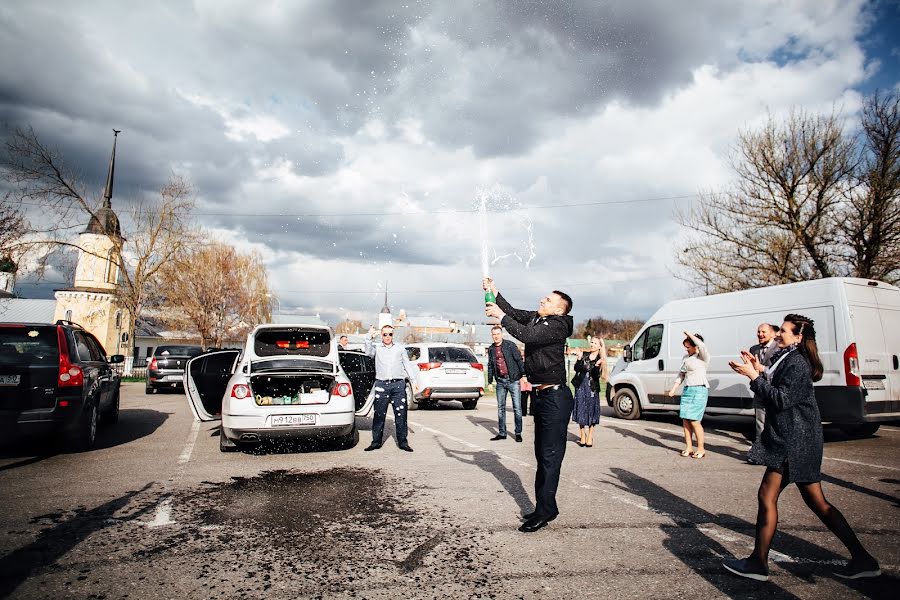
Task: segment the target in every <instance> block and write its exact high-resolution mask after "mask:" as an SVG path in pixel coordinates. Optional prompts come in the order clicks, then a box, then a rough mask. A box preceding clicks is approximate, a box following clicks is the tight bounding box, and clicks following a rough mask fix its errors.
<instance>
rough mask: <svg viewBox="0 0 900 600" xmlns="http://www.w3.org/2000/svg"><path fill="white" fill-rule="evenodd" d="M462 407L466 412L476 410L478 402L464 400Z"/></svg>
mask: <svg viewBox="0 0 900 600" xmlns="http://www.w3.org/2000/svg"><path fill="white" fill-rule="evenodd" d="M462 405H463V408H464V409H466V410H474V409H475V407H476V406H478V400H463V401H462Z"/></svg>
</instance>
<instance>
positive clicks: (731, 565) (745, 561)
mask: <svg viewBox="0 0 900 600" xmlns="http://www.w3.org/2000/svg"><path fill="white" fill-rule="evenodd" d="M722 566H723V567H725V568H726V569H728V570H729V571H731V572H732V573H734V574H735V575H740V576H741V577H746V578H748V579H755V580H756V581H768V580H769V569H768V568H766V566H765V565H760V564H758V563H757V562H756V561H754V560H751V559H749V558H729V559H726V560H723V561H722Z"/></svg>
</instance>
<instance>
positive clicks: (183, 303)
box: [158, 242, 271, 348]
mask: <svg viewBox="0 0 900 600" xmlns="http://www.w3.org/2000/svg"><path fill="white" fill-rule="evenodd" d="M158 281H159V285H160V287H161V291H160V294H159V295H160V296H162V295H163V294H164V296H165V300H164V302H165V305H166V307H167V310H166V311H165V316H164V317H163V319H164V321H165V322H166V324H168V325H169V326H171V327H175V328H179V329H181V330H183V331H186V332H196V333H197V334H198V335H199V336H200V339H201V344H202V345H203V347H204V348H207V347H209V346H216V347H220V346H221V345H222V343H223V342H224V341H226V340H230V339H236V338H238V337H242V336H244V335H246V333H247V332H248V331H249V330H250V329H251V328H252V327H254V326H255V325H257V324H259V323H265V322H267V321H269V320H270V319H271V308H270V297H271V294H270V292H269V285H268V276H267V274H266V268H265V265H263V263H262V259H261V257H260V256H259V255H258V254H255V253H253V254H241V253H239V252H238V251H237V250H235V249H234V248H233V247H231V246H228V245H226V244H222V243H218V242H214V243H211V244H206V245H203V246H198V247H196V248H194V249H193V250H191V251H189V252H188V253H187V254H186V255H185V256H183V257H182V259H181V260H178V261H173V262H170V263H167V264H165V265H163V267H162V268H161V269H160V277H159V280H158Z"/></svg>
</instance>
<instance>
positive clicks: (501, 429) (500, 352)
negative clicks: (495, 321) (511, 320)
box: [487, 325, 525, 442]
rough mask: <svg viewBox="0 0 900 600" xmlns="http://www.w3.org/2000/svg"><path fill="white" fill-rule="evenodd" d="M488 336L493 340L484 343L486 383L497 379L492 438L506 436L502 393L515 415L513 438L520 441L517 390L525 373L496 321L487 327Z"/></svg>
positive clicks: (519, 414) (520, 424)
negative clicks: (495, 426)
mask: <svg viewBox="0 0 900 600" xmlns="http://www.w3.org/2000/svg"><path fill="white" fill-rule="evenodd" d="M491 339H492V340H494V343H493V344H491V345H490V346H488V350H487V353H488V375H487V379H488V385H490V384H491V383H493V382H494V380H495V379H496V380H497V386H496V387H497V429H498V432H497V435H495V436H494V437H492V438H491V441H492V442H495V441H497V440H505V439H506V393H507V392H509V395H510V396H511V397H512V405H513V414H514V415H515V418H516V441H517V442H521V441H522V397H521V393H520V391H519V378H521V377H522V376H523V375H524V374H525V365H524V364H523V363H522V355H521V354H520V353H519V348H518V346H516V345H515V343H513V342H512V341H511V340H504V339H503V328H502V327H500V326H499V325H494V326H493V327H491Z"/></svg>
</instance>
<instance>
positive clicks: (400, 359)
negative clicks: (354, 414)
mask: <svg viewBox="0 0 900 600" xmlns="http://www.w3.org/2000/svg"><path fill="white" fill-rule="evenodd" d="M377 333H378V332H377V331H376V329H375V328H374V327H372V328H370V329H369V337H367V338H366V354H368V355H369V356H374V357H375V388H374V389H375V417H374V418H373V419H372V443H371V444H369V446H368V447H367V448H366V449H365V451H366V452H369V451H371V450H378V449H379V448H381V444H382V443H383V435H384V420H385V418H386V417H387V405H388V402H390V403H391V406H392V407H393V409H394V434H395V436H396V438H397V446H399V447H400V449H401V450H405V451H406V452H412V451H413V449H412V448H410V446H409V442H407V441H406V434H407V426H406V380H407V379H409V381H410V383H411V384H412V386H413V392H414V393H415V392H418V391H419V386H418V385H417V383H416V381H417V380H416V373H415V372H413V371H412V370H411V369H410V366H409V363H408V362H407V361H406V348H404V347H403V345H402V344H395V343H394V328H393V327H391V326H390V325H385V326H384V327H382V328H381V342H380V343H378V344H376V343H375V341H374V338H375V336H376V335H377Z"/></svg>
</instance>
